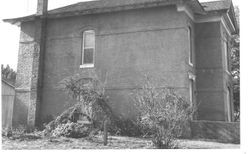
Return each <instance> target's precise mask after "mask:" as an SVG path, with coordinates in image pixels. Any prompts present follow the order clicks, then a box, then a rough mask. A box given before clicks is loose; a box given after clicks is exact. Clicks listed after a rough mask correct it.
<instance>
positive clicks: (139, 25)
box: [41, 7, 189, 118]
mask: <svg viewBox="0 0 250 154" xmlns="http://www.w3.org/2000/svg"><path fill="white" fill-rule="evenodd" d="M187 23H188V20H187V17H186V16H185V15H184V13H177V11H176V8H175V7H167V8H166V7H165V8H157V9H156V8H155V9H142V10H130V11H124V12H114V13H106V14H95V15H86V16H79V17H70V18H61V19H53V20H52V19H50V20H49V21H48V25H47V26H48V27H47V42H46V54H45V69H44V82H43V83H44V84H43V85H44V89H43V99H42V100H43V101H42V104H41V107H42V108H41V111H42V112H41V114H42V116H43V117H45V116H47V115H50V114H51V115H56V114H59V113H60V112H62V110H63V109H64V108H65V107H66V106H65V105H67V103H70V102H73V101H72V100H69V99H68V98H67V97H66V96H65V95H64V94H63V92H62V91H59V90H57V89H56V87H57V85H58V83H59V82H60V81H61V80H63V79H64V78H65V77H68V76H71V75H74V74H84V73H86V71H93V69H87V70H86V69H80V67H79V66H80V61H81V59H80V57H81V47H82V32H83V31H84V30H87V29H94V30H95V32H96V52H95V62H96V63H95V68H94V71H96V72H97V73H99V74H100V78H101V79H102V80H104V77H105V76H106V75H107V94H108V95H109V96H110V103H111V106H112V108H113V109H114V111H116V112H117V113H119V114H122V115H123V116H124V117H127V118H130V117H133V115H134V112H133V104H132V102H131V101H130V98H129V96H130V93H131V89H133V88H135V87H136V86H137V85H138V84H139V81H140V80H141V79H142V78H143V75H144V74H146V73H148V74H150V75H151V76H153V77H154V78H156V79H157V78H158V79H159V80H160V79H161V81H160V82H161V83H162V85H167V86H169V87H175V88H176V89H177V90H178V92H179V93H181V94H182V95H183V96H185V97H187V99H188V94H189V92H188V84H187V78H188V74H187V66H186V65H187V60H188V56H187V55H188V44H189V42H188V35H187V25H188V24H187Z"/></svg>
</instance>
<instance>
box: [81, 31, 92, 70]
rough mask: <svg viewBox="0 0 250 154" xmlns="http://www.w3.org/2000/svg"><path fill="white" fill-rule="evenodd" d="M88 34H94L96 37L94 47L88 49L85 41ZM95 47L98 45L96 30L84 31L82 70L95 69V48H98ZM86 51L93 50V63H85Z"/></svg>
mask: <svg viewBox="0 0 250 154" xmlns="http://www.w3.org/2000/svg"><path fill="white" fill-rule="evenodd" d="M88 33H93V35H94V45H93V47H86V45H85V39H86V35H87V34H88ZM95 45H96V35H95V30H93V29H89V30H85V31H83V32H82V49H81V64H80V68H93V67H95V48H96V47H95ZM85 49H93V62H92V63H84V54H85Z"/></svg>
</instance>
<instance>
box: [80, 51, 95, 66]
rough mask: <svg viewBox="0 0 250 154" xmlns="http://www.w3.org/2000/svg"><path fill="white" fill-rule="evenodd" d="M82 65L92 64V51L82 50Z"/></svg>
mask: <svg viewBox="0 0 250 154" xmlns="http://www.w3.org/2000/svg"><path fill="white" fill-rule="evenodd" d="M83 63H84V64H93V63H94V49H84V60H83Z"/></svg>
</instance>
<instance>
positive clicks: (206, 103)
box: [4, 0, 238, 126]
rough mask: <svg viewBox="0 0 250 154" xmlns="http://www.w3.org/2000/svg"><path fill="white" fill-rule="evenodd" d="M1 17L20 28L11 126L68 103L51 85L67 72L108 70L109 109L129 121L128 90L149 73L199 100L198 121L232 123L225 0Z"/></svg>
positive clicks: (155, 0) (115, 2) (230, 23)
mask: <svg viewBox="0 0 250 154" xmlns="http://www.w3.org/2000/svg"><path fill="white" fill-rule="evenodd" d="M4 21H6V22H9V23H12V24H16V25H19V26H20V27H21V36H20V49H19V58H18V69H17V81H16V101H15V105H14V120H13V122H14V124H20V123H22V124H28V125H30V126H34V125H35V124H38V123H39V121H41V119H42V118H44V117H46V116H48V115H58V114H59V113H61V112H62V111H63V110H64V109H65V104H67V103H68V102H70V101H71V100H69V99H68V98H67V96H66V95H65V94H64V93H63V92H62V91H60V90H57V89H56V88H55V87H57V85H58V83H59V82H60V81H61V80H63V79H64V78H66V77H68V76H72V75H74V74H80V75H83V76H85V75H86V74H91V73H93V72H98V73H99V74H100V76H99V77H100V78H101V80H104V79H105V77H106V75H107V85H106V89H107V94H108V95H109V97H110V106H111V107H112V109H113V110H114V112H115V113H117V114H121V115H122V116H124V117H125V118H133V117H134V115H135V112H134V110H133V104H132V101H131V100H130V93H131V90H132V89H134V88H136V86H137V84H138V83H139V82H140V81H141V80H142V79H143V75H145V74H149V75H150V76H152V77H153V78H155V79H156V80H157V81H159V82H160V83H161V85H167V86H168V87H171V88H175V89H176V91H177V92H178V93H179V94H181V95H182V96H184V97H185V98H186V99H188V100H190V102H191V103H193V104H195V103H198V104H199V105H198V115H197V117H196V119H197V120H211V121H233V104H232V85H231V75H230V73H229V72H230V60H229V51H230V38H231V36H232V35H233V34H235V33H237V32H238V27H237V24H236V20H235V15H234V9H233V5H232V2H231V1H229V0H224V1H215V2H209V3H201V4H200V3H199V1H197V0H97V1H91V2H81V3H77V4H73V5H69V6H66V7H62V8H58V9H55V10H51V11H48V12H47V1H46V0H38V10H37V14H35V15H31V16H27V17H21V18H16V19H6V20H4Z"/></svg>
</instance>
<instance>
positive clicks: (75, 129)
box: [52, 122, 92, 138]
mask: <svg viewBox="0 0 250 154" xmlns="http://www.w3.org/2000/svg"><path fill="white" fill-rule="evenodd" d="M91 131H92V125H86V124H81V123H74V122H68V123H66V124H59V125H58V126H57V127H56V128H55V129H54V130H53V131H52V136H53V137H58V136H65V137H72V138H82V137H87V136H89V134H90V132H91Z"/></svg>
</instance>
